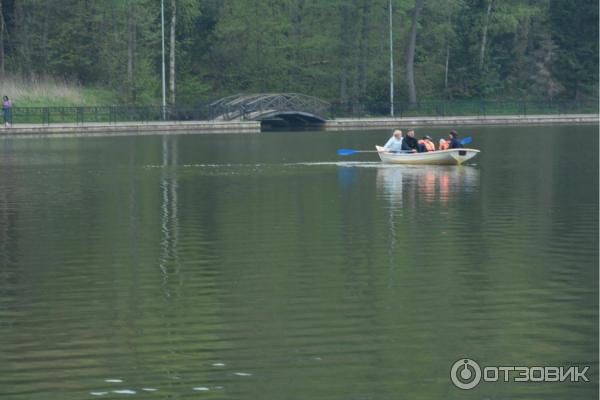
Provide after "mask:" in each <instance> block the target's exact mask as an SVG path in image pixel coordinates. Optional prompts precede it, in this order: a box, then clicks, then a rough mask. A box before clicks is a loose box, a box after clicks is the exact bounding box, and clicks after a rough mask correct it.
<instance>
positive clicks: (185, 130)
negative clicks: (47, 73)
mask: <svg viewBox="0 0 600 400" xmlns="http://www.w3.org/2000/svg"><path fill="white" fill-rule="evenodd" d="M169 133H175V134H203V133H260V122H259V121H227V122H224V121H181V122H171V121H169V122H118V123H113V124H108V123H86V124H50V125H41V124H39V125H37V124H16V125H13V126H12V127H11V128H4V126H2V127H1V128H0V135H7V134H8V135H16V136H27V137H37V136H52V137H55V136H56V137H60V136H110V135H152V134H156V135H162V134H169Z"/></svg>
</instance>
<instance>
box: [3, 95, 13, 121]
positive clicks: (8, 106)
mask: <svg viewBox="0 0 600 400" xmlns="http://www.w3.org/2000/svg"><path fill="white" fill-rule="evenodd" d="M2 114H4V126H5V127H6V128H10V127H11V125H12V101H10V100H9V98H8V96H4V98H3V99H2Z"/></svg>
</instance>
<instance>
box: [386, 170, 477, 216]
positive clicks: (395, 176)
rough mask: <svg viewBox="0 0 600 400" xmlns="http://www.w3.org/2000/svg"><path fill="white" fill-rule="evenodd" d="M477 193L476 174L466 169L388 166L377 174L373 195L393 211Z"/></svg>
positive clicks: (443, 202) (445, 201)
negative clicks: (390, 206) (380, 197)
mask: <svg viewBox="0 0 600 400" xmlns="http://www.w3.org/2000/svg"><path fill="white" fill-rule="evenodd" d="M478 189H479V170H478V169H477V168H474V167H470V166H460V167H457V166H437V165H431V166H390V165H382V166H381V167H380V168H378V170H377V191H378V194H379V196H382V197H383V198H385V199H387V200H388V201H389V202H390V204H392V205H393V207H397V206H402V205H403V204H404V205H411V206H415V207H418V206H419V205H423V204H431V203H434V202H441V203H442V204H447V203H448V201H450V200H451V199H452V198H453V197H455V195H457V194H460V195H461V196H462V195H464V194H467V193H469V192H476V191H478Z"/></svg>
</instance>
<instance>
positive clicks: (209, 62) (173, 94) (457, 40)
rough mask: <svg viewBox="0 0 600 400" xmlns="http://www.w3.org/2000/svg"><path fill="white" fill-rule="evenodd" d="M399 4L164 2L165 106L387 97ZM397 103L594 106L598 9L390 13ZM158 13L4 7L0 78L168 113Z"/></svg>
mask: <svg viewBox="0 0 600 400" xmlns="http://www.w3.org/2000/svg"><path fill="white" fill-rule="evenodd" d="M389 5H390V4H389V0H164V30H165V33H164V34H165V42H164V45H165V53H166V56H165V61H166V78H167V93H168V101H169V102H170V103H171V104H196V103H198V102H205V101H209V100H213V99H217V98H220V97H223V96H226V95H230V94H234V93H239V92H276V91H281V92H301V93H306V94H311V95H314V96H318V97H321V98H323V99H326V100H329V101H336V102H342V103H348V104H352V103H359V102H360V103H367V102H385V101H387V99H388V98H389V80H390V74H389V68H390V60H389V49H390V42H389V37H390V32H389V16H390V15H389ZM391 6H392V17H393V18H392V19H393V42H392V45H393V50H394V76H395V92H396V98H397V99H399V100H402V101H410V102H414V101H421V100H427V99H473V98H477V99H479V98H485V99H523V98H527V99H535V100H585V99H595V98H597V96H598V1H597V0H391ZM161 26H162V25H161V1H160V0H0V75H1V77H2V78H5V77H7V76H20V77H31V76H37V77H40V76H42V77H43V76H50V77H57V78H60V79H65V80H69V81H73V82H78V83H80V84H81V85H84V86H93V87H101V88H107V89H109V90H111V91H112V92H113V93H114V94H115V102H120V103H135V104H159V103H160V98H161V54H162V51H161Z"/></svg>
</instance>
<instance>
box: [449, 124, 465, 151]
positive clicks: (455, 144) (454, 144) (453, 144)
mask: <svg viewBox="0 0 600 400" xmlns="http://www.w3.org/2000/svg"><path fill="white" fill-rule="evenodd" d="M448 138H449V139H450V140H449V142H450V145H449V148H451V149H462V148H463V144H462V143H461V141H460V140H458V134H457V133H456V131H455V130H454V129H453V130H451V131H450V133H449V134H448Z"/></svg>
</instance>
